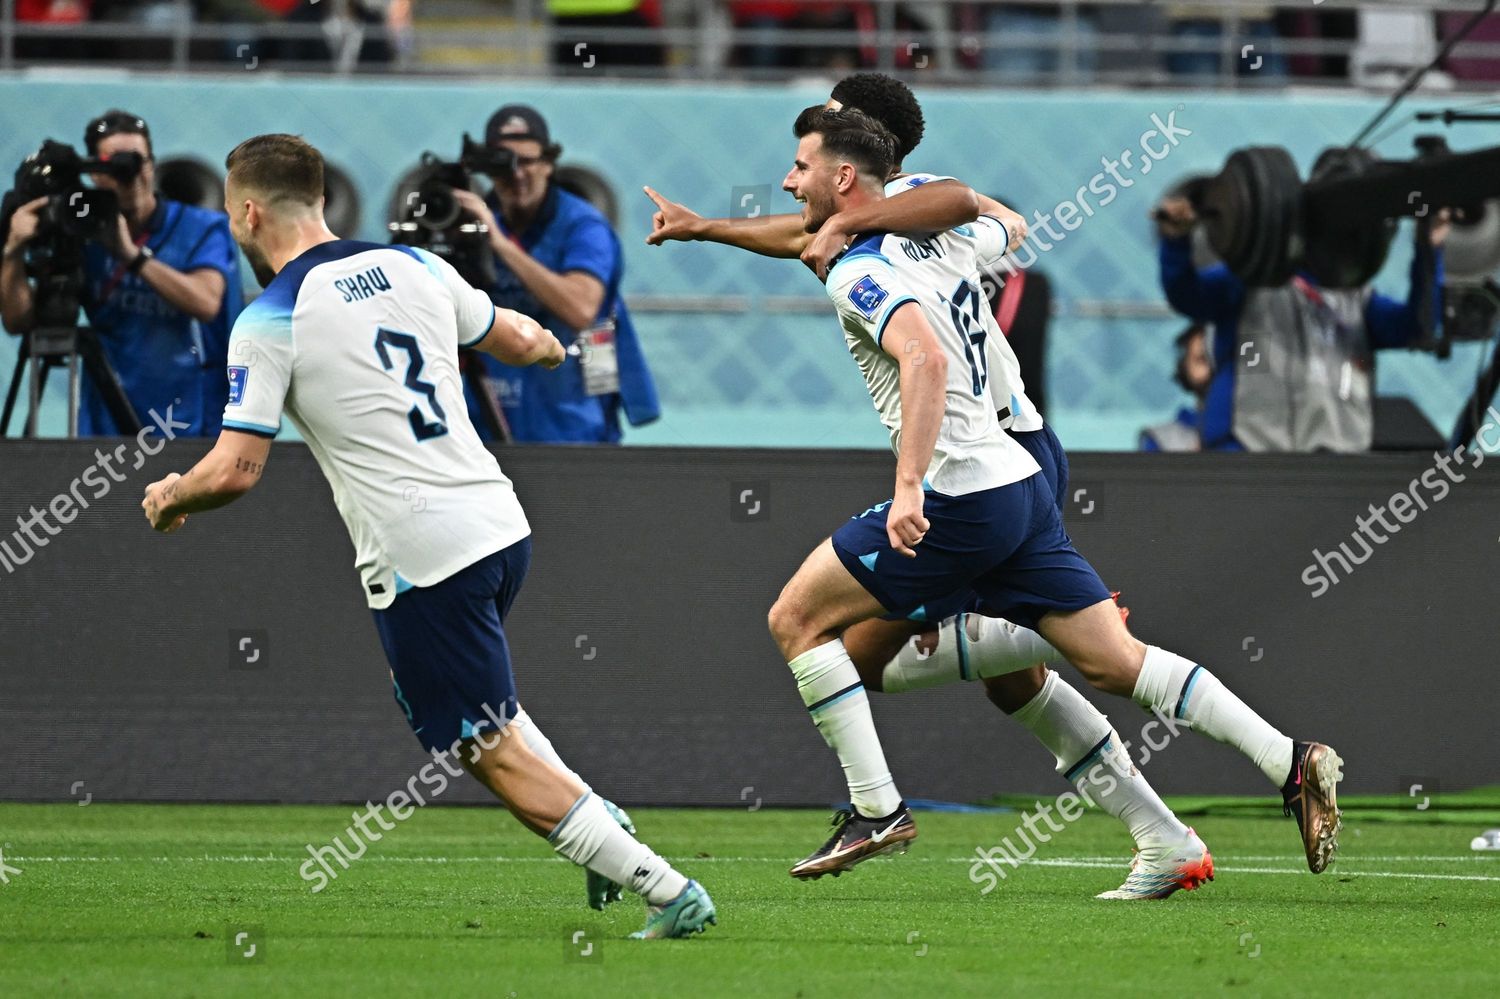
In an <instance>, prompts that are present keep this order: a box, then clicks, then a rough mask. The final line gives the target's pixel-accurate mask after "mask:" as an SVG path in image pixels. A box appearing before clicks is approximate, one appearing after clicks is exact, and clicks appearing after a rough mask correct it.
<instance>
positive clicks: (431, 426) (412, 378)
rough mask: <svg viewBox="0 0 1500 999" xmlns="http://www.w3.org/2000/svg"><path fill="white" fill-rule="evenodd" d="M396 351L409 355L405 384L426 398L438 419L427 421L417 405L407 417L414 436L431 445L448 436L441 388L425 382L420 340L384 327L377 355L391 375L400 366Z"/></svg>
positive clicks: (378, 337)
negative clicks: (395, 359)
mask: <svg viewBox="0 0 1500 999" xmlns="http://www.w3.org/2000/svg"><path fill="white" fill-rule="evenodd" d="M392 347H394V348H395V349H396V350H401V351H405V352H406V376H405V382H404V384H405V385H406V387H407V388H409V389H411V390H412V391H413V392H415V393H416V394H417V395H421V396H426V397H427V404H428V405H429V406H431V407H432V412H433V413H434V414H435V415H436V417H437V418H436V419H433V420H429V419H427V416H426V414H424V413H423V412H422V406H421V404H420V403H417V404H413V406H412V407H411V410H410V411H409V412H408V413H407V414H406V417H407V419H408V420H410V421H411V430H412V433H414V434H416V435H417V440H418V441H427V440H431V439H432V438H434V437H441V436H443V435H444V434H446V433H447V432H448V424H446V423H444V422H443V421H444V420H446V419H447V418H448V414H447V413H444V412H443V407H442V404H441V403H439V402H438V400H437V386H436V385H434V384H432V383H431V382H429V381H423V380H422V377H421V375H422V365H423V364H424V363H425V361H424V359H423V357H422V348H421V346H420V345H419V344H418V343H417V338H416V337H414V336H412V335H411V334H410V333H401V332H399V331H397V330H388V329H386V328H385V327H384V326H382V327H379V328H378V329H377V330H376V332H375V353H377V354H379V355H380V363H381V365H383V366H384V367H385V370H387V371H390V370H392V369H393V368H395V366H396V365H395V362H394V361H393V360H391V352H390V349H389V348H392Z"/></svg>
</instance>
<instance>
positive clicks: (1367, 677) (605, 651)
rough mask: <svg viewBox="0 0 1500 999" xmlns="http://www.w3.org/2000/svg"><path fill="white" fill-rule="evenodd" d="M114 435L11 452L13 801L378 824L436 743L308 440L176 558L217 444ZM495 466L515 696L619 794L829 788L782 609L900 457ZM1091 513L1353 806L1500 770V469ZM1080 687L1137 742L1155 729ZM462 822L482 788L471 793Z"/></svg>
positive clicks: (1105, 491)
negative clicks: (407, 688)
mask: <svg viewBox="0 0 1500 999" xmlns="http://www.w3.org/2000/svg"><path fill="white" fill-rule="evenodd" d="M116 443H117V442H113V441H104V442H99V441H95V442H66V441H28V442H7V444H6V446H5V447H4V450H3V457H0V462H3V468H4V474H3V475H0V556H3V558H4V561H3V562H0V758H3V759H4V760H5V761H6V767H5V776H4V778H3V780H0V798H4V799H8V800H68V799H69V798H79V797H81V796H82V795H83V794H85V793H87V794H88V795H91V800H93V801H121V800H150V801H201V800H208V801H235V800H242V801H288V802H328V801H356V802H363V801H365V800H367V799H370V800H374V799H379V798H384V797H385V796H387V795H388V794H389V793H390V792H391V791H392V790H394V789H396V788H398V787H401V786H403V785H404V784H405V782H406V781H407V779H408V778H409V777H410V775H411V773H412V772H413V771H414V768H415V767H417V766H420V765H421V763H422V757H423V754H422V751H421V749H420V747H419V746H418V744H417V742H416V740H415V739H413V738H412V736H411V734H410V733H409V732H408V731H407V729H406V725H405V722H404V720H403V718H402V716H401V712H400V711H399V709H398V708H397V706H396V704H395V703H394V701H393V699H392V697H391V693H390V681H389V679H388V677H387V669H386V664H385V662H384V658H383V656H382V654H381V650H380V646H379V643H378V641H377V638H376V634H375V629H374V627H373V625H372V624H371V621H370V616H369V613H368V611H367V610H366V609H365V606H364V601H363V594H362V591H361V589H360V587H359V584H358V580H357V577H356V575H355V572H354V569H353V565H352V562H353V550H352V547H351V545H350V543H349V541H348V539H347V535H346V534H345V531H344V527H343V525H342V523H341V522H340V520H339V518H338V515H337V513H336V511H335V509H334V506H333V503H332V499H331V496H330V493H329V490H328V487H327V485H326V484H325V483H324V481H323V479H322V477H321V475H320V473H319V471H318V469H317V467H316V465H315V463H314V462H313V460H312V458H311V455H310V454H309V452H308V451H307V450H306V448H305V447H304V446H302V445H300V444H278V445H277V446H276V447H275V449H274V450H273V453H272V457H271V461H270V464H269V468H268V470H267V474H266V478H265V480H264V481H263V482H262V483H261V485H260V486H258V487H257V488H256V490H255V491H254V492H252V493H251V494H250V495H249V496H248V497H246V498H245V499H243V500H241V501H240V502H239V503H237V504H236V505H234V506H232V507H229V508H227V509H225V510H222V511H217V512H214V513H209V514H202V515H197V516H194V517H193V518H191V520H190V522H189V523H188V525H187V526H186V528H185V529H184V530H183V531H182V533H180V534H178V535H175V536H172V537H161V536H157V535H155V534H153V533H152V532H151V531H150V530H149V529H148V527H147V525H146V524H145V522H144V519H143V518H142V515H141V512H140V509H139V499H140V496H141V491H142V489H143V488H144V486H145V485H146V484H147V483H148V482H150V481H152V480H154V479H156V478H158V477H160V476H161V475H163V474H165V473H166V472H168V471H170V470H174V469H176V470H181V469H184V468H186V467H187V466H188V465H189V464H190V463H191V462H192V461H193V460H194V459H196V458H197V457H198V456H199V455H200V454H201V453H202V452H203V450H204V445H203V444H202V443H201V442H185V441H176V442H171V443H166V444H165V446H162V444H163V442H160V441H150V442H149V443H148V445H147V446H142V445H140V444H138V443H137V442H136V441H135V440H127V441H123V442H118V443H119V450H118V451H116V450H114V449H115V446H116ZM152 448H157V449H158V452H157V453H152ZM498 454H499V457H500V459H501V462H502V465H503V467H504V468H505V470H506V472H507V473H508V474H510V475H511V476H512V477H513V478H514V480H515V481H516V483H517V488H518V490H519V493H520V496H521V499H522V501H523V502H524V503H525V505H526V508H527V511H528V514H529V516H530V518H531V521H532V525H533V528H534V532H535V533H534V540H535V554H534V559H533V564H532V570H531V576H530V578H529V579H528V581H527V584H526V587H525V589H524V591H523V592H522V594H521V597H520V599H519V601H518V602H517V604H516V607H515V610H514V612H513V614H512V617H511V620H510V623H509V629H508V630H509V632H510V636H511V640H512V647H513V652H514V656H515V662H516V673H517V682H518V689H519V691H520V693H521V698H522V702H523V703H524V704H525V705H526V707H527V708H528V710H529V711H530V712H531V714H532V715H533V716H534V717H535V718H536V720H537V721H538V723H539V724H540V725H541V726H543V728H544V729H545V730H546V731H547V732H548V733H549V734H550V735H551V737H552V739H553V741H554V742H555V743H556V744H557V746H558V748H559V750H560V751H561V752H562V753H563V755H564V757H565V758H566V759H568V760H569V761H570V762H571V763H572V764H573V765H574V766H575V767H576V768H577V769H578V770H579V771H580V772H582V773H583V774H584V775H585V776H586V777H587V778H588V779H589V780H590V781H592V782H593V783H594V784H595V785H596V786H598V787H599V788H601V789H602V790H607V792H608V793H609V794H610V795H611V796H612V797H613V798H615V799H616V800H618V801H620V802H622V803H626V804H630V803H646V802H651V803H662V804H693V805H728V806H740V807H745V808H747V809H755V808H759V807H762V806H771V805H794V804H795V805H803V804H822V803H827V802H831V801H835V800H838V799H839V798H840V796H841V794H842V783H841V781H840V772H839V768H838V765H837V763H836V761H835V759H834V757H833V756H832V754H831V753H830V752H829V751H828V750H827V749H826V748H825V747H824V745H823V744H822V742H821V740H820V739H819V737H818V735H817V733H816V731H815V730H814V729H813V727H812V725H810V724H809V723H808V720H807V716H806V711H805V710H804V708H803V707H802V704H801V703H800V701H799V700H798V698H797V694H796V691H795V689H794V685H793V683H792V681H791V678H790V676H789V675H788V673H787V670H786V667H785V666H784V665H783V664H782V663H781V661H780V659H779V657H778V655H777V652H776V650H775V648H774V646H773V645H772V643H771V640H770V638H769V637H768V635H767V632H766V627H765V614H766V610H767V609H768V608H769V606H770V604H771V601H772V600H773V598H774V597H775V595H776V593H777V592H778V590H779V588H780V586H781V585H782V583H783V582H784V581H785V580H786V578H787V577H788V576H789V575H790V574H791V573H792V571H793V570H794V569H795V568H796V566H797V565H798V563H799V562H800V560H801V558H802V557H803V556H804V555H805V553H806V552H807V551H808V550H809V549H810V548H811V547H812V546H813V545H814V544H816V543H817V542H818V541H819V540H820V539H821V538H822V537H823V536H824V535H825V534H827V533H828V532H829V531H831V530H832V529H834V528H835V527H837V526H838V524H840V523H841V522H842V521H843V519H844V518H845V517H848V516H850V515H852V514H855V513H858V512H859V511H861V510H863V509H865V508H866V507H867V506H868V505H870V503H871V502H872V501H876V500H879V499H883V498H884V497H885V496H886V495H887V493H888V491H889V489H890V476H891V460H890V458H889V456H888V455H882V454H878V453H870V452H839V451H769V450H764V451H762V450H723V451H721V450H699V449H647V448H640V449H629V450H592V449H590V450H579V449H565V448H525V449H508V450H502V451H500V452H498ZM137 466H138V467H137ZM1439 477H1444V479H1443V481H1447V482H1448V483H1449V488H1447V489H1445V490H1438V489H1437V488H1436V486H1437V485H1438V484H1439ZM1439 493H1441V495H1440V494H1439ZM1398 494H1401V495H1406V496H1407V497H1409V498H1410V502H1408V501H1397V500H1395V499H1394V497H1396V496H1397V495H1398ZM1418 496H1420V497H1421V500H1422V502H1421V503H1420V504H1418V503H1417V502H1416V497H1418ZM412 499H413V504H414V509H417V508H418V507H419V506H420V504H421V502H422V497H421V496H420V495H414V496H413V498H412ZM1069 500H1070V502H1069V511H1068V524H1069V528H1070V530H1071V532H1072V534H1073V537H1074V539H1075V541H1076V542H1077V544H1078V546H1079V548H1080V549H1081V550H1082V551H1083V552H1084V553H1085V554H1086V555H1088V556H1089V557H1090V558H1091V559H1092V560H1093V561H1094V563H1095V565H1096V566H1097V567H1098V568H1099V570H1100V572H1101V574H1102V575H1103V577H1104V579H1105V580H1106V582H1108V583H1110V584H1111V585H1112V586H1114V587H1116V588H1121V589H1123V590H1124V597H1123V600H1124V602H1125V603H1126V604H1127V605H1128V606H1129V607H1130V608H1131V610H1132V615H1131V624H1132V626H1133V628H1134V630H1135V632H1136V633H1137V634H1138V635H1139V636H1140V637H1141V638H1142V639H1143V640H1145V641H1148V642H1153V643H1155V644H1159V645H1163V646H1166V647H1168V648H1172V649H1174V650H1176V651H1179V652H1181V653H1182V654H1184V655H1187V656H1190V657H1194V658H1197V659H1199V660H1200V661H1202V662H1204V663H1205V664H1208V665H1210V666H1211V667H1212V668H1213V669H1214V670H1215V671H1216V672H1217V673H1218V675H1219V676H1221V677H1222V678H1223V679H1224V680H1225V682H1226V683H1228V684H1230V685H1231V686H1232V687H1233V688H1234V689H1236V690H1237V691H1238V692H1239V693H1240V694H1241V695H1242V696H1243V697H1245V699H1246V700H1247V701H1249V702H1250V703H1251V704H1253V705H1256V706H1257V707H1259V708H1260V709H1262V710H1263V711H1264V713H1265V714H1266V715H1267V716H1269V717H1270V718H1272V719H1273V720H1274V721H1275V722H1276V723H1277V724H1279V725H1281V726H1283V727H1284V728H1285V729H1287V730H1288V731H1290V732H1293V733H1297V734H1302V735H1307V736H1315V737H1317V738H1319V739H1323V740H1326V741H1329V742H1332V743H1333V744H1335V745H1336V746H1337V747H1338V748H1339V750H1340V751H1341V753H1342V754H1343V755H1344V757H1345V759H1346V760H1347V761H1348V778H1349V779H1348V782H1347V785H1346V788H1347V789H1348V790H1351V791H1360V792H1385V793H1390V792H1394V791H1397V790H1400V791H1401V792H1402V793H1406V790H1407V789H1408V788H1410V787H1412V786H1414V785H1421V786H1422V787H1423V788H1424V795H1430V794H1432V793H1433V789H1435V788H1438V789H1446V788H1459V787H1466V786H1473V785H1477V784H1483V783H1486V782H1494V781H1495V780H1496V778H1497V776H1500V775H1497V772H1496V757H1495V754H1494V751H1493V733H1494V724H1493V717H1492V713H1493V705H1492V704H1491V703H1490V702H1489V701H1488V700H1487V699H1484V698H1481V697H1477V696H1475V692H1476V691H1479V690H1484V689H1489V687H1491V686H1493V684H1492V678H1493V671H1494V661H1493V649H1494V648H1495V646H1496V643H1497V639H1500V635H1497V631H1500V625H1497V623H1496V620H1497V619H1496V615H1495V613H1494V606H1493V604H1494V594H1495V592H1496V587H1495V584H1494V581H1493V574H1494V572H1495V565H1496V561H1495V550H1496V549H1495V546H1496V544H1497V534H1496V528H1495V520H1494V510H1495V509H1496V508H1497V506H1500V476H1497V475H1496V474H1494V473H1493V472H1492V471H1491V470H1487V469H1483V468H1479V469H1475V468H1473V467H1472V466H1471V465H1462V464H1459V463H1448V464H1446V465H1444V464H1439V463H1437V462H1436V460H1435V459H1434V458H1432V457H1430V456H1425V455H1404V456H1366V457H1350V458H1341V459H1333V458H1327V457H1316V456H1305V457H1246V456H1229V455H1201V456H1193V457H1177V456H1144V455H1104V454H1080V455H1076V456H1075V461H1074V465H1073V485H1072V488H1071V490H1070V496H1069ZM1377 510H1379V511H1380V512H1381V515H1380V517H1378V518H1377V515H1376V511H1377ZM1356 517H1359V518H1363V521H1364V523H1365V524H1366V525H1368V528H1367V529H1366V528H1360V527H1359V526H1358V524H1357V522H1356ZM1382 523H1384V524H1387V525H1391V526H1395V529H1394V530H1392V529H1391V527H1390V526H1386V527H1382V526H1380V525H1381V524H1382ZM12 525H14V527H13V526H12ZM32 536H34V537H35V538H36V541H32ZM1376 537H1379V538H1383V539H1384V540H1383V541H1375V540H1373V539H1374V538H1376ZM1361 539H1364V540H1361ZM1341 546H1342V547H1341ZM1340 559H1343V562H1344V564H1345V565H1347V566H1348V567H1349V568H1348V571H1345V570H1344V568H1343V566H1341V565H1340V564H1339V562H1340ZM1328 574H1331V575H1336V576H1337V578H1336V579H1334V580H1333V581H1332V582H1330V583H1329V584H1328V585H1326V586H1322V587H1319V586H1318V585H1316V583H1317V580H1316V577H1318V576H1319V575H1328ZM1320 591H1321V592H1320ZM1062 669H1063V671H1064V676H1065V678H1066V679H1068V680H1070V681H1073V682H1081V681H1078V678H1077V676H1076V674H1075V673H1074V672H1073V671H1072V670H1071V669H1069V668H1067V667H1063V668H1062ZM1091 696H1092V695H1091ZM1093 699H1094V700H1095V702H1096V703H1097V704H1099V705H1100V706H1101V708H1103V709H1104V710H1105V711H1106V712H1108V713H1109V715H1110V717H1111V719H1112V721H1113V722H1114V724H1115V727H1116V728H1117V729H1118V730H1119V731H1120V732H1121V734H1122V735H1123V736H1124V737H1125V738H1127V739H1129V740H1131V741H1132V743H1135V744H1137V745H1138V746H1139V745H1140V734H1141V732H1142V730H1143V728H1144V727H1145V726H1146V725H1147V724H1148V723H1149V722H1151V721H1152V719H1151V718H1150V716H1149V715H1147V714H1145V713H1144V712H1143V711H1141V710H1140V709H1139V708H1137V707H1135V706H1134V705H1131V704H1129V703H1127V702H1125V701H1122V700H1119V699H1114V698H1107V697H1102V696H1093ZM872 701H873V702H874V704H875V712H876V717H877V721H878V722H879V724H880V727H881V730H882V732H883V734H884V739H885V742H886V747H887V751H888V755H889V758H890V760H891V762H892V766H893V769H894V771H895V774H896V777H897V779H898V781H899V782H900V785H901V787H902V788H903V790H904V792H905V793H906V794H908V795H911V796H913V797H920V798H935V799H948V800H974V799H977V798H981V797H983V796H986V795H990V794H994V793H996V792H1015V791H1048V790H1051V791H1056V790H1059V789H1061V787H1062V784H1061V782H1060V781H1059V780H1058V779H1057V778H1056V776H1055V775H1053V774H1052V773H1051V772H1050V770H1051V766H1052V760H1051V758H1050V757H1049V756H1048V755H1047V754H1046V753H1045V752H1044V751H1043V750H1042V749H1041V748H1040V747H1039V746H1037V745H1035V744H1034V743H1033V742H1032V741H1031V739H1030V737H1029V736H1028V735H1026V733H1025V732H1024V731H1023V730H1022V729H1021V728H1020V727H1019V726H1017V725H1015V724H1012V723H1011V722H1009V721H1007V720H1005V719H1004V718H1002V717H1001V716H1000V715H999V714H998V713H997V712H996V711H995V710H994V709H993V708H992V707H991V706H990V705H989V704H988V702H987V701H986V700H985V698H984V696H983V693H982V691H981V690H980V688H979V687H978V686H975V685H963V686H960V687H954V688H949V689H942V690H935V691H924V692H918V693H914V694H906V695H901V696H895V695H873V696H872ZM1147 737H1148V738H1149V737H1150V736H1149V735H1148V736H1147ZM1137 752H1138V754H1139V749H1138V750H1137ZM1152 757H1153V758H1152V761H1151V763H1150V765H1149V767H1148V773H1149V774H1150V776H1151V778H1152V780H1153V782H1155V783H1156V784H1157V785H1158V786H1159V787H1160V788H1161V789H1162V790H1164V791H1169V792H1171V791H1176V792H1189V791H1191V792H1214V793H1218V792H1224V793H1232V792H1246V793H1250V792H1262V791H1265V790H1266V788H1264V786H1263V781H1262V779H1261V778H1260V777H1259V776H1258V774H1257V773H1256V772H1255V770H1254V768H1253V767H1251V766H1250V765H1249V764H1248V763H1246V762H1244V761H1243V760H1241V759H1239V758H1238V757H1237V755H1236V754H1235V753H1234V752H1233V751H1231V750H1229V749H1227V748H1225V747H1221V746H1218V745H1217V744H1214V743H1211V742H1209V741H1207V740H1205V739H1203V738H1201V737H1198V736H1194V735H1185V736H1182V737H1180V738H1176V739H1172V740H1171V741H1170V744H1168V745H1165V746H1163V747H1162V748H1160V749H1157V750H1153V753H1152ZM444 800H445V801H454V802H457V801H477V800H481V795H480V793H479V792H478V791H477V789H475V788H471V787H469V786H468V784H467V783H461V784H458V785H455V787H454V788H452V789H451V791H450V792H449V793H448V794H447V795H446V796H445V798H444ZM1414 807H1415V806H1414Z"/></svg>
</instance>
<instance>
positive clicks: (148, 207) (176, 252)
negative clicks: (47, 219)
mask: <svg viewBox="0 0 1500 999" xmlns="http://www.w3.org/2000/svg"><path fill="white" fill-rule="evenodd" d="M84 145H85V146H86V147H87V149H88V154H89V156H90V157H92V158H96V159H99V160H106V161H107V160H109V159H110V158H111V157H115V156H119V155H121V154H125V153H135V154H138V155H139V156H140V157H141V167H140V170H139V172H138V173H136V174H135V175H134V176H133V177H131V178H128V179H123V178H118V177H111V176H106V175H105V174H99V173H96V174H93V175H92V179H93V182H94V186H95V187H97V188H101V189H104V190H107V191H113V192H114V194H115V196H116V197H117V198H118V201H119V206H120V210H119V214H118V215H117V216H116V217H115V219H114V220H113V223H112V224H111V225H109V226H107V227H106V228H105V229H104V234H103V235H102V236H100V237H99V238H97V239H95V240H93V241H91V242H89V243H88V244H87V245H86V246H85V247H84V294H83V303H82V304H83V310H84V313H85V315H86V316H87V317H88V321H89V324H90V325H91V326H92V327H93V329H94V330H95V331H96V332H98V333H99V334H100V336H99V341H100V344H101V345H102V347H103V351H104V355H105V357H106V358H107V359H108V360H109V362H110V364H111V365H112V366H113V367H114V369H115V371H116V372H117V373H118V375H119V377H120V382H121V384H122V385H123V386H124V389H125V394H126V397H127V398H128V399H129V400H130V403H131V405H132V406H133V407H134V409H135V411H136V414H137V415H138V416H139V417H140V418H141V419H142V420H146V421H147V422H149V418H148V415H147V414H149V413H150V412H151V411H153V410H155V411H156V412H157V413H159V414H161V415H163V416H165V415H166V414H167V410H168V407H171V410H172V418H173V419H174V420H175V421H177V422H178V423H186V424H188V425H189V429H187V430H185V431H182V432H181V433H179V435H178V436H201V437H214V436H217V435H218V433H219V429H220V423H221V421H222V419H223V412H224V406H225V404H226V403H227V401H228V396H229V385H228V380H227V378H226V377H225V374H224V370H225V366H226V364H227V359H226V358H227V351H228V343H229V328H230V326H231V325H233V323H234V319H235V316H237V315H238V314H239V311H240V307H241V305H242V301H243V292H242V290H241V287H240V276H239V254H238V252H237V251H236V249H235V245H234V241H233V240H232V239H231V238H230V235H229V222H228V219H227V217H226V216H224V215H223V214H221V213H219V212H211V211H206V210H204V209H201V208H197V207H193V206H190V205H184V204H181V203H179V202H176V201H169V200H167V199H165V198H162V197H161V196H160V195H159V194H157V193H156V186H155V185H156V169H155V163H154V161H153V159H152V149H151V132H150V129H149V128H147V126H146V122H145V121H144V120H143V119H141V118H140V117H138V116H136V115H133V114H130V113H128V112H125V111H118V110H114V111H108V112H106V113H105V114H103V115H101V116H100V117H98V118H96V119H94V120H93V121H91V122H89V124H88V126H87V128H86V129H85V131H84ZM46 202H47V198H45V197H43V198H38V199H35V200H32V201H29V202H27V203H26V204H24V205H22V206H20V207H19V208H18V209H17V210H16V212H15V215H14V216H13V217H12V220H11V224H10V232H9V235H8V238H7V239H6V242H5V247H4V257H3V261H0V318H3V319H4V321H5V328H6V329H7V330H9V331H10V332H11V333H17V334H19V333H25V332H27V331H29V330H30V329H32V328H33V327H34V326H36V325H37V315H36V302H35V299H34V296H33V289H32V287H31V285H30V283H29V282H28V280H27V276H26V270H25V257H26V249H27V246H28V244H30V243H31V242H32V241H33V240H35V239H36V238H37V235H38V231H39V229H40V228H41V226H42V225H43V222H42V215H43V209H44V208H45V205H46ZM78 427H79V434H80V436H86V437H87V436H111V435H116V434H119V433H120V432H121V430H120V428H118V427H116V426H115V421H114V420H113V419H112V418H111V416H110V414H109V411H108V409H107V407H106V406H105V404H104V402H103V399H102V397H101V395H100V393H99V391H98V390H97V388H96V387H95V386H94V385H92V383H91V382H90V380H89V379H84V384H83V387H82V397H81V402H80V408H79V414H78Z"/></svg>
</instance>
